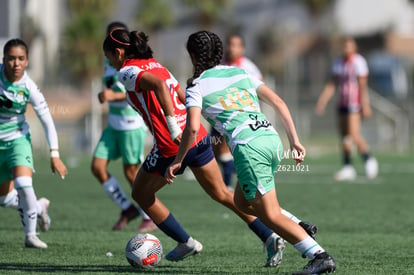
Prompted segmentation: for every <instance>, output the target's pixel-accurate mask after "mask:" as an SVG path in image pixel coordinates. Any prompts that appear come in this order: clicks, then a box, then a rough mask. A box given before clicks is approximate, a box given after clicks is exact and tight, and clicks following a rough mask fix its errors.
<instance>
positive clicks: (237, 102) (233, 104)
mask: <svg viewBox="0 0 414 275" xmlns="http://www.w3.org/2000/svg"><path fill="white" fill-rule="evenodd" d="M226 91H227V94H226V96H225V97H226V98H225V97H223V96H220V97H219V98H218V101H219V102H220V104H221V106H222V107H223V109H224V110H234V109H243V108H245V107H253V108H254V109H255V110H256V107H255V105H254V100H253V98H252V97H251V96H250V94H249V92H247V91H242V92H240V91H239V89H238V88H237V87H231V88H228V89H227V90H226Z"/></svg>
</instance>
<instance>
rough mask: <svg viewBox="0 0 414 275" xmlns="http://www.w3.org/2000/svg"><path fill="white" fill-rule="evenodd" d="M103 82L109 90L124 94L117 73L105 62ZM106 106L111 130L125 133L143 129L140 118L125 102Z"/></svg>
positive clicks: (111, 102) (121, 101) (120, 101)
mask: <svg viewBox="0 0 414 275" xmlns="http://www.w3.org/2000/svg"><path fill="white" fill-rule="evenodd" d="M103 82H104V85H105V87H106V88H109V89H111V90H112V91H114V92H116V93H125V92H126V90H125V87H124V85H122V83H121V82H120V81H119V80H118V74H117V71H116V70H115V68H113V67H112V66H111V65H109V62H108V61H106V62H105V71H104V75H103ZM108 105H109V114H108V125H109V126H110V127H112V128H113V129H115V130H118V131H125V130H134V129H138V128H141V127H145V123H144V121H143V120H142V118H141V117H140V116H139V115H138V114H137V112H135V110H134V109H133V108H132V107H131V106H129V104H128V102H127V101H126V100H119V101H110V102H108Z"/></svg>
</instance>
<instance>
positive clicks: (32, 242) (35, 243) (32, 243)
mask: <svg viewBox="0 0 414 275" xmlns="http://www.w3.org/2000/svg"><path fill="white" fill-rule="evenodd" d="M24 245H25V246H26V247H30V248H47V244H46V243H45V242H43V241H41V240H40V239H39V238H38V237H37V235H28V236H26V240H25V242H24Z"/></svg>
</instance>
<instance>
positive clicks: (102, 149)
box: [91, 21, 157, 233]
mask: <svg viewBox="0 0 414 275" xmlns="http://www.w3.org/2000/svg"><path fill="white" fill-rule="evenodd" d="M115 29H124V30H127V29H128V27H127V26H126V25H125V24H124V23H122V22H118V21H115V22H111V23H109V24H108V26H107V30H106V34H107V35H108V34H109V33H110V32H111V31H113V30H115ZM117 74H118V72H117V71H116V70H115V69H114V68H112V67H111V65H109V63H108V60H106V62H105V71H104V75H103V83H104V85H105V87H104V89H103V91H102V92H100V93H99V94H98V99H99V102H100V103H102V104H104V103H107V104H108V106H109V112H108V125H107V127H106V128H105V129H104V130H103V132H102V135H101V137H100V139H99V141H98V144H97V145H96V147H95V150H94V153H93V158H92V162H91V170H92V173H93V175H94V176H95V178H96V179H97V180H98V182H99V183H100V185H101V187H102V189H103V190H104V191H105V193H106V194H107V195H108V197H109V198H110V199H111V200H112V201H113V202H114V203H115V204H116V205H117V206H118V207H119V208H120V209H121V215H120V216H119V219H118V221H117V222H116V223H115V225H114V226H113V227H112V230H122V229H124V228H125V227H126V226H127V224H128V223H129V222H130V221H131V220H133V219H135V218H137V217H138V216H141V217H142V222H141V225H140V226H139V227H138V231H139V232H141V233H146V232H151V231H154V230H156V229H157V226H156V225H155V224H154V223H153V222H152V220H151V219H150V218H149V217H148V215H147V214H145V212H143V211H142V209H141V208H139V207H138V206H135V205H133V203H131V201H130V199H129V198H128V196H127V195H126V194H125V192H124V190H123V189H122V186H121V185H120V184H119V182H118V179H117V178H116V177H115V176H114V175H113V174H111V173H110V172H109V170H108V166H109V163H110V162H111V161H115V160H117V159H119V158H121V159H122V168H123V172H124V175H125V178H126V180H127V181H128V183H129V184H130V185H131V186H132V185H133V183H134V179H135V175H136V174H137V172H138V168H139V165H140V164H141V163H142V162H143V161H144V144H145V136H146V134H147V127H146V126H145V123H144V121H143V120H142V118H141V117H140V116H139V115H138V114H137V112H135V110H134V109H132V107H131V106H130V105H129V104H128V102H127V100H126V90H125V87H124V85H122V83H121V82H120V81H119V80H118V75H117Z"/></svg>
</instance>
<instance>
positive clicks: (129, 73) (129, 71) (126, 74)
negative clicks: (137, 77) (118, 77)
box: [122, 67, 134, 82]
mask: <svg viewBox="0 0 414 275" xmlns="http://www.w3.org/2000/svg"><path fill="white" fill-rule="evenodd" d="M133 77H134V67H130V68H128V69H126V70H125V71H124V72H123V76H122V80H123V81H124V82H125V81H126V80H127V79H132V78H133Z"/></svg>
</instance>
